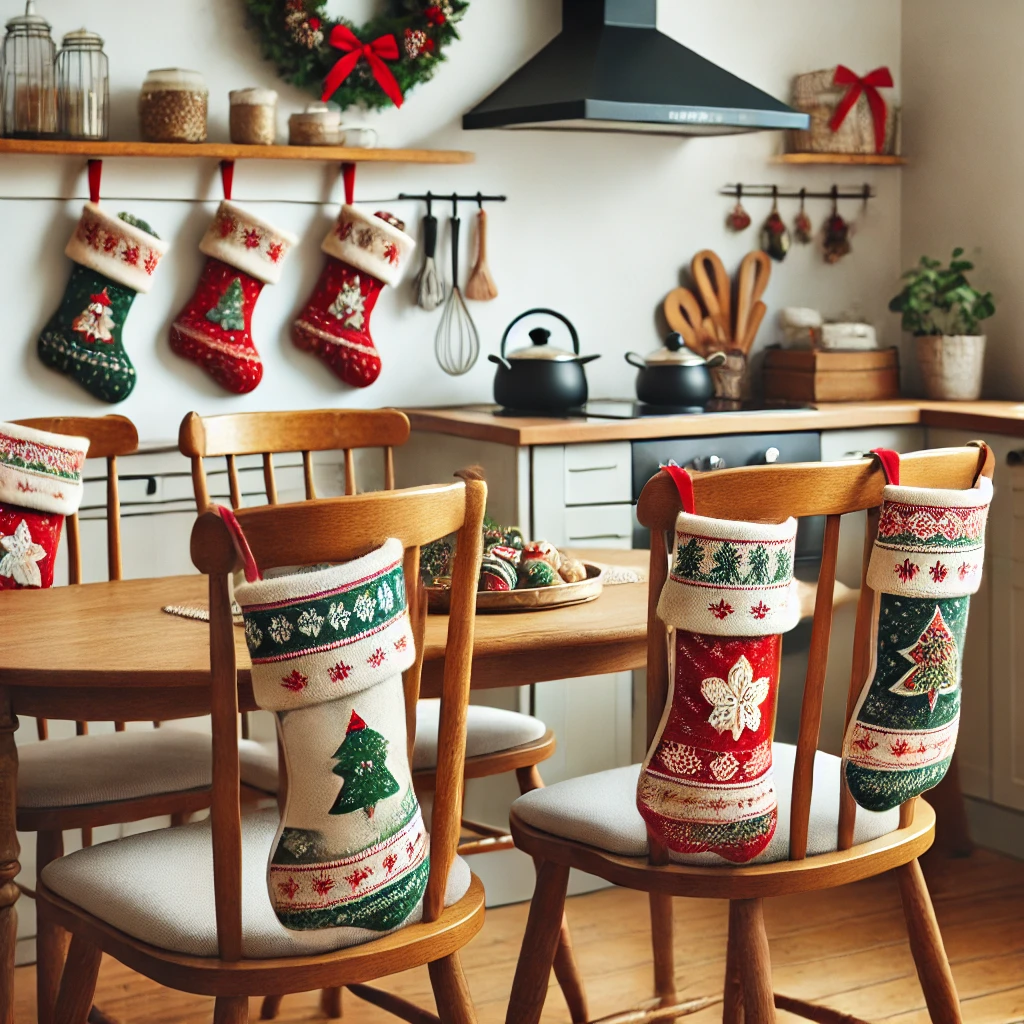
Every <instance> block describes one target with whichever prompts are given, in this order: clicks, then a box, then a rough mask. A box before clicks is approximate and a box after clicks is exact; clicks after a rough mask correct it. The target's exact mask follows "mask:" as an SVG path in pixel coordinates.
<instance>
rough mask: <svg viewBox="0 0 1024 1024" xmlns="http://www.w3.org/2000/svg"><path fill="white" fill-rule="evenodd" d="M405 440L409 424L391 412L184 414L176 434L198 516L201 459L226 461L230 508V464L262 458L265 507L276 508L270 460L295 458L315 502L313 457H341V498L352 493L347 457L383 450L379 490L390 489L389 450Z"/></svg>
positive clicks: (238, 501) (235, 489) (237, 491)
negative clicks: (189, 465)
mask: <svg viewBox="0 0 1024 1024" xmlns="http://www.w3.org/2000/svg"><path fill="white" fill-rule="evenodd" d="M408 440H409V419H408V417H407V416H406V415H405V413H401V412H399V411H398V410H397V409H366V410H363V409H310V410H306V411H296V412H238V413H228V414H226V415H224V416H200V415H199V414H198V413H194V412H190V413H189V414H188V415H187V416H186V417H185V419H184V420H182V423H181V428H180V430H179V431H178V448H179V449H180V451H181V453H182V454H183V455H187V456H188V457H189V458H190V459H191V460H192V486H193V489H194V491H195V495H196V506H197V508H198V510H199V511H200V512H201V511H202V510H203V509H205V508H206V507H207V505H209V504H210V492H209V488H208V485H207V479H206V469H205V467H204V465H203V459H204V458H209V457H212V456H224V458H225V459H226V461H227V472H228V486H229V487H230V493H231V505H232V507H233V508H235V509H238V508H241V506H242V490H241V487H240V485H239V480H238V468H237V465H236V459H237V457H238V456H240V455H262V456H263V481H264V486H265V489H266V493H267V502H268V503H269V504H271V505H276V504H277V481H276V478H275V476H274V459H273V457H274V455H280V454H283V453H285V452H301V453H302V468H303V477H304V483H305V490H306V498H307V499H312V498H315V497H316V496H317V494H316V487H315V484H314V480H313V452H325V451H343V452H344V453H345V493H346V494H355V493H356V471H355V459H354V457H353V451H354V450H355V449H357V448H383V449H384V487H385V489H386V490H393V489H394V486H395V465H394V448H395V447H397V446H398V445H403V444H405V442H406V441H408Z"/></svg>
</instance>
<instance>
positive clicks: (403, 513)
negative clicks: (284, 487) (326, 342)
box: [192, 479, 487, 960]
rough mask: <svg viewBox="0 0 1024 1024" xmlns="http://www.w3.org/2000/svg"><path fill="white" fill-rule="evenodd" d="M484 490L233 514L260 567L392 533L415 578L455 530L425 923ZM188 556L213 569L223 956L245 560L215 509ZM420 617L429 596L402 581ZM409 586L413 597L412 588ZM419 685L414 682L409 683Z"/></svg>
mask: <svg viewBox="0 0 1024 1024" xmlns="http://www.w3.org/2000/svg"><path fill="white" fill-rule="evenodd" d="M486 501H487V486H486V484H484V483H483V481H481V480H477V479H467V480H465V481H459V482H456V483H451V484H445V485H439V486H434V487H419V488H408V489H404V490H397V491H377V492H373V493H369V494H360V495H353V496H350V497H340V498H327V499H320V500H311V501H301V502H295V503H293V504H287V505H263V506H260V507H257V508H250V509H242V510H241V511H239V512H238V522H239V524H240V525H241V527H242V531H243V533H244V534H245V537H246V540H247V541H248V544H249V547H250V549H251V550H252V554H253V556H254V558H255V560H256V563H257V565H259V567H260V569H261V570H264V571H265V570H268V569H273V568H277V567H280V566H293V565H304V564H311V563H317V562H344V561H348V560H350V559H353V558H357V557H359V556H361V555H364V554H366V553H367V552H369V551H371V550H373V549H375V548H377V547H379V546H380V545H381V544H383V543H384V541H385V540H387V539H388V538H391V537H396V538H398V540H399V541H401V543H402V546H403V548H404V549H405V559H404V568H405V575H406V579H407V580H409V581H410V582H411V581H417V580H418V579H419V559H420V548H421V547H422V545H424V544H426V543H428V542H429V541H431V540H436V539H438V538H440V537H444V536H447V535H448V534H449V533H453V532H456V531H457V533H458V540H457V551H456V556H455V563H454V568H453V572H452V594H451V611H450V618H449V625H448V641H447V647H446V651H445V664H444V675H443V683H442V690H441V717H440V728H439V733H438V752H439V753H438V765H437V788H436V790H435V794H434V804H433V811H432V815H431V828H430V832H431V845H430V877H429V881H428V883H427V890H426V894H425V896H424V904H423V917H424V920H425V921H434V920H436V919H437V918H438V917H439V916H440V914H441V911H442V910H443V909H444V896H445V890H446V888H447V884H448V875H449V872H450V870H451V866H452V863H453V861H454V859H455V851H456V847H457V845H458V839H459V830H460V819H461V813H462V790H463V760H464V757H465V746H466V735H465V733H466V706H467V704H468V702H469V682H470V669H471V664H472V657H473V630H474V624H475V615H476V583H477V576H478V574H479V571H480V559H481V554H482V546H483V516H484V507H485V505H486ZM192 560H193V562H194V563H195V565H196V568H198V569H199V570H200V572H203V573H206V574H207V575H208V576H209V578H210V579H209V588H210V667H211V672H212V676H213V686H212V693H211V699H212V700H211V703H212V721H213V801H212V819H213V820H212V828H213V844H214V863H215V865H216V866H217V871H216V872H215V873H214V888H215V893H216V907H217V936H218V944H219V951H220V957H221V959H224V960H240V959H241V943H242V916H241V884H242V883H241V856H242V850H241V823H240V803H239V767H238V733H237V716H238V689H237V678H236V661H235V633H236V630H235V628H234V625H233V623H232V616H231V599H230V594H229V590H228V579H229V575H230V574H231V573H232V572H234V571H236V569H240V568H241V567H242V564H241V561H240V560H239V558H238V555H237V553H236V549H235V546H234V542H233V541H232V537H231V534H230V533H229V531H228V528H227V526H226V525H225V523H224V521H223V520H222V519H221V518H220V516H219V515H217V514H216V513H215V512H213V511H210V510H208V511H206V512H204V513H203V514H201V515H200V516H199V518H198V519H197V520H196V524H195V526H194V527H193V530H192ZM409 594H410V598H411V599H410V609H409V614H410V616H411V618H412V620H413V622H414V623H415V622H416V620H417V614H418V613H419V612H420V609H421V608H422V605H421V604H420V602H422V601H424V600H425V597H424V595H422V594H421V593H420V592H419V590H418V589H417V588H415V587H414V586H410V587H409ZM414 594H415V598H414V599H413V598H412V595H414ZM422 664H423V644H422V642H419V641H418V642H417V651H416V664H415V666H414V669H413V670H410V671H409V672H407V674H406V679H407V685H406V688H405V699H406V714H407V719H408V715H409V711H410V709H411V710H413V711H414V710H415V702H416V700H417V699H418V697H419V692H418V683H419V670H420V669H421V668H422ZM409 679H413V680H414V681H415V685H414V686H413V687H410V686H409V685H408V680H409Z"/></svg>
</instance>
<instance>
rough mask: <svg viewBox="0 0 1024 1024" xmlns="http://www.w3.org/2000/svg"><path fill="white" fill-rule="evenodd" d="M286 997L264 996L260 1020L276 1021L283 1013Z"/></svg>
mask: <svg viewBox="0 0 1024 1024" xmlns="http://www.w3.org/2000/svg"><path fill="white" fill-rule="evenodd" d="M283 998H284V996H264V997H263V1005H262V1006H261V1007H260V1020H274V1019H275V1018H276V1017H277V1015H278V1013H280V1011H281V1000H282V999H283Z"/></svg>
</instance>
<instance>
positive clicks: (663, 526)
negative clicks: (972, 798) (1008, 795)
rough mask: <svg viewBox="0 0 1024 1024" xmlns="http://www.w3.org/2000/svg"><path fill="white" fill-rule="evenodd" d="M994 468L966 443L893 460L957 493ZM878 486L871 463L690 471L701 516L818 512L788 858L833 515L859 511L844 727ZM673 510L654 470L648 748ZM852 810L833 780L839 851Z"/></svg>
mask: <svg viewBox="0 0 1024 1024" xmlns="http://www.w3.org/2000/svg"><path fill="white" fill-rule="evenodd" d="M993 468H994V459H993V457H992V453H991V450H990V449H989V448H988V447H987V446H986V445H984V444H982V443H981V442H972V446H970V447H966V448H943V449H936V450H933V451H923V452H915V453H913V454H910V455H904V456H901V458H900V483H901V485H903V486H909V487H945V488H957V489H963V488H968V487H972V486H974V484H975V483H976V482H977V479H978V477H979V476H981V475H985V476H988V477H991V476H992V471H993ZM884 485H885V477H884V474H883V473H882V470H881V467H880V465H879V463H878V461H877V460H875V459H858V460H856V461H851V462H831V463H817V462H815V463H795V464H790V465H772V466H751V467H746V468H741V469H725V470H717V471H715V472H712V473H697V474H694V475H693V492H694V505H695V507H696V510H697V512H698V513H699V514H700V515H703V516H709V517H711V518H716V519H740V520H747V521H750V522H761V523H772V522H775V523H779V522H782V521H783V520H785V519H786V518H787V517H789V516H794V517H795V518H797V519H800V518H803V517H805V516H820V515H824V516H826V520H825V538H824V545H823V550H822V558H821V569H820V570H819V573H818V586H817V595H816V598H815V605H814V621H813V625H812V628H811V645H810V652H809V656H808V663H807V676H806V678H805V680H804V692H803V703H802V706H801V711H800V729H799V733H798V738H797V747H796V763H795V766H794V769H793V793H792V809H791V818H790V836H789V841H790V860H803V859H804V858H805V857H806V855H807V832H808V824H809V821H810V811H811V787H812V779H813V773H814V755H815V752H816V750H817V747H818V735H819V731H820V728H821V711H822V696H823V692H824V686H825V669H826V666H827V662H828V651H829V639H830V637H831V632H832V600H833V591H834V586H835V579H836V559H837V552H838V548H839V523H840V517H841V516H843V515H845V514H847V513H849V512H860V511H865V510H866V511H867V527H866V531H865V537H864V558H863V565H862V570H861V590H860V597H859V598H858V602H857V618H856V626H855V630H854V644H853V659H852V665H851V675H850V689H849V695H848V698H847V704H846V718H845V722H844V729H845V726H846V725H849V721H850V718H851V717H852V715H853V711H854V706H855V705H856V703H857V699H858V697H859V696H860V692H861V689H862V687H863V684H864V683H865V682H866V680H867V674H868V668H869V663H870V653H871V652H870V649H869V648H870V639H871V618H872V608H873V603H874V591H872V590H871V589H870V588H869V587H868V586H867V582H866V577H867V566H868V559H869V556H870V554H871V547H872V544H873V542H874V539H875V535H876V534H877V532H878V512H879V506H880V505H881V502H882V488H883V487H884ZM680 509H681V506H680V498H679V492H678V490H677V489H676V486H675V484H674V483H673V481H672V480H671V478H670V477H669V476H668V474H667V473H659V474H658V475H657V476H655V477H652V478H651V479H650V480H649V481H648V482H647V485H646V486H645V487H644V489H643V492H642V493H641V495H640V500H639V503H638V505H637V517H638V519H639V520H640V522H641V524H642V525H644V526H646V527H648V528H649V529H650V531H651V560H650V577H649V578H650V594H649V598H648V608H647V745H648V747H650V744H651V742H652V741H653V739H654V736H655V733H656V732H657V729H658V725H659V722H660V721H661V716H662V712H663V710H664V708H665V704H666V701H667V700H668V697H669V671H668V644H667V642H666V634H667V630H666V627H665V624H664V623H663V622H662V621H661V619H659V618H658V615H657V607H658V598H659V596H660V594H661V589H662V587H663V586H664V584H665V580H666V578H667V576H668V572H669V562H670V553H671V551H672V544H671V543H670V541H669V539H668V538H669V536H670V535H671V534H672V532H673V531H674V529H675V523H676V516H677V515H678V514H679V512H680ZM783 645H785V641H783ZM912 815H913V801H908V802H907V803H906V804H904V805H903V806H902V807H901V810H900V823H901V825H905V824H907V822H908V821H909V820H910V819H911V818H912ZM855 816H856V805H855V803H854V801H853V797H852V796H851V795H850V793H849V791H848V789H847V788H846V785H845V783H844V782H843V781H842V780H840V813H839V844H838V848H839V849H841V850H843V849H849V848H850V846H852V845H853V830H854V824H855ZM651 856H652V860H654V861H655V862H663V861H664V858H665V851H664V850H663V849H661V847H660V844H657V843H656V842H654V841H653V837H652V843H651Z"/></svg>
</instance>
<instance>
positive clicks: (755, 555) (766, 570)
mask: <svg viewBox="0 0 1024 1024" xmlns="http://www.w3.org/2000/svg"><path fill="white" fill-rule="evenodd" d="M769 562H770V557H769V555H768V549H767V548H766V547H765V546H764V545H763V544H756V545H754V547H752V548H751V549H750V555H749V557H748V559H747V576H746V579H745V580H744V581H743V582H744V583H745V584H746V585H747V586H748V587H751V586H758V587H763V586H766V585H767V584H769V583H771V581H772V571H771V568H770V566H769Z"/></svg>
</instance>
